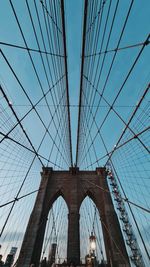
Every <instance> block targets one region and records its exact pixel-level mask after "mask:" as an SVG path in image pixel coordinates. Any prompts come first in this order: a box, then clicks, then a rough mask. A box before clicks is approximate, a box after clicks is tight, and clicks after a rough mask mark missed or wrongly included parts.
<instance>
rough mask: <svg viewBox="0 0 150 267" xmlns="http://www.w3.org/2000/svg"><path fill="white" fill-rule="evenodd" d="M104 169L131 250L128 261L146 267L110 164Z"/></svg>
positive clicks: (138, 266) (139, 266) (137, 266)
mask: <svg viewBox="0 0 150 267" xmlns="http://www.w3.org/2000/svg"><path fill="white" fill-rule="evenodd" d="M106 168H107V177H108V180H109V181H110V182H109V184H110V186H111V188H112V195H113V197H114V201H115V203H116V208H117V210H118V211H119V219H120V221H121V224H122V230H123V232H124V234H125V238H126V239H125V241H126V244H127V245H128V247H129V248H130V250H131V256H130V259H131V261H132V262H133V263H134V265H135V266H136V267H146V266H145V263H144V261H143V258H142V254H141V251H140V248H139V246H138V243H137V240H136V237H135V234H134V231H133V228H132V225H131V223H130V220H129V216H128V213H127V210H126V207H125V204H124V200H123V198H122V195H121V192H120V189H119V186H118V183H117V179H116V178H115V175H114V172H113V169H112V166H111V164H110V162H108V163H107V166H106ZM126 201H128V199H126Z"/></svg>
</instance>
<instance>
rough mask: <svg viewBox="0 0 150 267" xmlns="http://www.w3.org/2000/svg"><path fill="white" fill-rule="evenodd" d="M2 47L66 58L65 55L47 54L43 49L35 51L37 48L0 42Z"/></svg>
mask: <svg viewBox="0 0 150 267" xmlns="http://www.w3.org/2000/svg"><path fill="white" fill-rule="evenodd" d="M0 45H4V46H9V47H12V48H18V49H22V50H26V51H27V50H29V51H31V52H36V53H41V54H46V55H50V56H54V57H61V58H64V55H59V54H55V53H50V52H47V51H43V50H41V49H35V48H31V47H25V46H21V45H17V44H16V45H15V44H11V43H7V42H0Z"/></svg>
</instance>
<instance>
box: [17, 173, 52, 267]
mask: <svg viewBox="0 0 150 267" xmlns="http://www.w3.org/2000/svg"><path fill="white" fill-rule="evenodd" d="M48 181H49V179H48V177H47V176H43V177H42V179H41V184H40V190H39V192H38V195H37V198H36V202H35V205H34V208H33V211H32V213H31V216H30V220H29V223H28V226H27V230H26V233H25V236H24V240H23V244H22V247H21V251H20V255H19V258H18V262H17V267H29V266H30V264H34V266H35V267H38V266H39V260H40V256H41V250H42V245H43V239H44V233H45V227H46V221H47V212H46V210H45V206H46V193H47V186H48Z"/></svg>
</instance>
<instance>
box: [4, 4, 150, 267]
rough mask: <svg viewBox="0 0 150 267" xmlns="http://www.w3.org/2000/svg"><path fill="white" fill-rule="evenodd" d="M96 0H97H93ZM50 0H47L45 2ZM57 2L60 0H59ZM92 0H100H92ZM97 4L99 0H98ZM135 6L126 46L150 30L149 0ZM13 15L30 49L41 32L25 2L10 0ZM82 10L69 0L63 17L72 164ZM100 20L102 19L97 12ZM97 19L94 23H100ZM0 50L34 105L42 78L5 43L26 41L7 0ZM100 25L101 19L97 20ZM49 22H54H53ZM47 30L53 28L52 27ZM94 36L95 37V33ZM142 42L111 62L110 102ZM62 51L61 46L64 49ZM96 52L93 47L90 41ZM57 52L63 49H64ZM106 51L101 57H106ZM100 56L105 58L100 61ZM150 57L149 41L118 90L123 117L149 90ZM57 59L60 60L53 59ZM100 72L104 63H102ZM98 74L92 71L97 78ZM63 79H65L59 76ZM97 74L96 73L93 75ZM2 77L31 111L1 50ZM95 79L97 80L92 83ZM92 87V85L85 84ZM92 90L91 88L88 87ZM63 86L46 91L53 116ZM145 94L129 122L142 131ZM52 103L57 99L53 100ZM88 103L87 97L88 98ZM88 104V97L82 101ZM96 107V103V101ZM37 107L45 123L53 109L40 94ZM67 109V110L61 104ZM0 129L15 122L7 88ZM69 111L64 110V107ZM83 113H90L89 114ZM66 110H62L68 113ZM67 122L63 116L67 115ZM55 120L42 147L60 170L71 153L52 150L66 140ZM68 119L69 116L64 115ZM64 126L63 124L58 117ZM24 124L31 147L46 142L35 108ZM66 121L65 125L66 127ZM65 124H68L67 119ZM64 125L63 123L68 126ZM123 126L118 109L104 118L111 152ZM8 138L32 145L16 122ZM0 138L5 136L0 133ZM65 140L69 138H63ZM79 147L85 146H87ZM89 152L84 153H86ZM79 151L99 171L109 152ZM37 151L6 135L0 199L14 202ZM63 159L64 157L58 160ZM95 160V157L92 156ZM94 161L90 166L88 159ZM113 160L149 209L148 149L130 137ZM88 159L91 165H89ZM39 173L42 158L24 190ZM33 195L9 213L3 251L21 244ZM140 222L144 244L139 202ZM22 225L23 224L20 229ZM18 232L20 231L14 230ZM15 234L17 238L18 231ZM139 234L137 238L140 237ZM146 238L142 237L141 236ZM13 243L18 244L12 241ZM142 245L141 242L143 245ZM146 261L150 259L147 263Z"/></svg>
mask: <svg viewBox="0 0 150 267" xmlns="http://www.w3.org/2000/svg"><path fill="white" fill-rule="evenodd" d="M91 1H92V0H91ZM27 2H28V3H29V7H30V9H31V10H32V17H33V21H34V23H35V28H36V32H37V36H38V38H39V43H40V47H41V50H43V49H44V45H43V42H42V36H41V32H40V28H39V24H38V19H37V15H36V10H35V4H34V1H33V0H32V1H27ZM35 2H36V4H37V7H38V11H39V14H40V19H41V25H42V30H43V35H44V38H45V43H46V48H47V49H48V41H49V40H48V37H47V32H46V27H45V24H44V23H45V22H44V16H43V13H42V12H43V11H42V6H41V3H40V1H38V0H36V1H35ZM46 2H48V1H46ZM56 2H57V1H56ZM93 2H94V3H95V1H93ZM99 2H100V1H99ZM133 2H134V3H133V7H132V10H131V14H130V17H129V20H128V23H127V25H126V29H125V32H124V34H123V37H122V40H121V43H120V46H119V47H125V46H129V45H134V44H139V43H143V42H144V41H145V40H146V38H147V36H148V34H149V25H150V15H149V14H150V2H149V0H145V1H141V0H135V1H133ZM12 3H13V5H14V7H15V10H16V14H17V16H18V19H19V22H20V25H21V27H22V30H23V33H24V36H25V39H26V42H27V44H28V47H30V48H34V49H38V46H37V42H36V38H35V35H34V31H33V28H32V24H31V21H30V17H29V12H28V9H27V5H26V1H19V0H13V1H12ZM109 3H110V1H109V0H107V1H106V3H105V9H104V16H103V20H102V29H104V22H105V18H106V14H107V10H108V6H109ZM116 3H117V0H113V1H112V6H111V12H110V15H109V20H108V30H107V31H106V37H105V39H104V44H103V49H102V50H103V51H104V50H105V46H106V42H107V38H108V34H109V29H110V25H111V21H112V18H113V14H114V10H115V6H116ZM130 3H131V1H129V0H126V1H123V0H121V1H119V5H118V11H117V16H116V19H115V22H114V28H113V31H112V35H111V38H110V43H109V47H108V49H115V48H116V44H117V41H118V38H119V35H120V32H121V29H122V26H123V23H124V20H125V17H126V14H127V12H128V8H129V5H130ZM83 10H84V1H83V0H66V1H65V19H66V39H67V63H68V78H69V95H70V112H71V132H72V147H73V162H75V157H76V140H77V127H78V103H79V89H80V70H81V50H82V27H83ZM97 19H98V18H97ZM97 19H96V23H97ZM0 25H1V26H0V42H1V43H0V49H2V52H3V53H4V55H5V56H6V58H7V59H8V60H9V63H10V64H11V66H12V67H13V69H14V70H15V72H16V74H17V76H18V77H19V79H20V81H21V83H22V85H23V87H24V88H25V90H26V92H27V93H28V95H29V97H30V99H31V100H32V102H33V104H35V103H36V102H37V101H38V100H39V99H40V98H41V97H42V91H41V88H40V85H39V82H38V79H37V77H36V75H35V73H34V71H33V66H32V64H31V62H30V60H29V55H28V53H27V51H26V50H22V49H17V48H13V47H10V46H6V45H4V44H2V42H5V43H11V44H15V45H19V46H25V44H24V41H23V38H22V36H21V33H20V30H19V27H18V25H17V22H16V19H15V16H14V14H13V10H12V7H11V5H10V1H9V0H2V1H0ZM96 25H97V24H96ZM51 27H52V26H51ZM51 27H50V28H49V30H50V31H52V30H54V28H53V27H55V26H53V27H52V28H51ZM93 38H94V35H93ZM98 38H99V39H98V40H99V42H98V46H97V52H99V51H100V46H101V39H100V38H101V35H99V37H98ZM140 49H141V47H140V46H137V47H134V48H131V49H125V50H122V51H120V52H118V54H117V57H116V60H115V62H114V65H113V69H112V71H111V74H110V78H109V81H108V83H107V87H106V90H105V94H104V97H105V98H106V99H107V101H108V102H110V103H112V102H113V100H114V98H115V96H116V95H117V92H118V90H119V88H120V87H121V85H122V83H123V81H124V79H125V77H126V75H127V73H128V71H129V69H130V67H131V66H132V64H133V62H134V60H135V58H136V56H137V55H138V53H139V51H140ZM60 50H61V49H60ZM54 51H55V52H58V51H57V49H55V48H54ZM91 51H92V47H91ZM59 52H60V51H59ZM31 54H32V57H33V60H34V62H35V65H36V68H37V73H38V75H39V77H40V79H41V83H42V88H43V90H44V92H46V91H47V90H48V88H49V85H48V83H47V81H46V78H45V73H44V70H43V66H42V63H41V57H40V54H39V53H36V52H31ZM113 55H114V54H113V53H109V54H108V55H107V57H106V60H105V64H104V68H103V72H102V76H101V80H100V82H99V83H98V90H99V92H101V90H102V88H103V86H104V83H105V80H106V77H107V73H108V69H109V67H110V64H111V61H112V58H113ZM103 56H104V55H103ZM103 56H102V57H101V60H102V59H103ZM149 58H150V50H149V45H147V47H145V49H144V51H143V53H142V55H141V56H140V59H139V60H138V64H137V65H136V68H135V69H134V71H133V72H132V75H130V77H129V79H128V81H127V83H126V84H125V86H124V89H123V90H122V93H121V94H120V97H119V98H118V100H117V101H116V103H115V109H116V111H117V112H118V113H119V114H120V116H121V117H122V118H123V119H124V120H125V122H128V119H129V117H130V115H131V114H132V112H133V110H134V109H135V106H136V104H137V102H138V101H139V99H140V97H141V96H142V94H143V93H144V90H145V88H146V87H147V84H148V82H149V77H150V68H149ZM97 60H98V57H97V59H96V61H95V63H94V65H93V66H94V67H93V73H94V72H95V73H96V71H95V70H96V64H97ZM44 62H45V65H46V70H47V72H48V65H47V63H46V62H47V61H46V56H45V55H44ZM56 62H57V64H58V62H61V60H60V61H56ZM101 64H102V61H101V62H100V64H99V66H101ZM50 69H51V71H52V79H51V78H50V77H49V80H50V85H51V86H52V85H53V84H54V83H55V82H56V81H57V80H56V79H55V73H54V69H53V64H52V57H51V59H50ZM99 70H100V67H99ZM93 77H94V76H93ZM58 78H60V77H58ZM97 79H98V76H97V77H96V80H97ZM91 82H94V78H92V79H91ZM0 83H1V84H2V86H3V88H4V90H5V92H6V94H7V96H8V98H9V101H10V102H11V103H12V106H13V108H14V109H15V111H16V113H17V115H18V117H19V118H22V117H23V116H24V115H25V114H26V112H28V111H29V109H30V108H31V105H30V103H29V101H28V99H27V97H25V94H24V93H23V92H22V90H21V88H20V86H19V84H18V82H17V81H16V79H15V77H14V75H13V74H12V72H11V71H10V68H9V67H8V64H7V63H6V60H5V59H4V56H3V55H2V53H1V54H0ZM95 85H96V82H95ZM87 88H88V89H89V88H90V87H88V86H87ZM88 89H87V90H88ZM59 90H60V87H59V85H57V87H56V88H55V90H52V96H51V95H50V94H49V95H48V97H47V99H48V103H49V105H50V109H51V112H52V114H53V113H54V114H55V113H56V112H55V107H54V105H53V104H54V103H53V97H54V99H55V92H56V99H58V98H59V97H60V95H59ZM90 90H91V89H89V91H87V95H88V94H90V93H89V92H90ZM98 100H99V98H98V96H97V97H96V99H95V102H94V104H93V107H92V112H93V113H94V112H95V111H96V106H97V104H98ZM148 101H149V100H148V96H147V97H146V98H145V99H144V101H143V103H142V106H141V108H140V109H139V111H138V113H137V115H136V117H135V119H134V120H133V121H132V124H131V126H132V128H133V129H134V131H135V132H136V133H138V132H139V131H141V130H142V129H144V127H147V126H148V123H149V122H148V103H149V102H148ZM54 102H55V104H58V103H56V102H57V101H54ZM89 103H90V101H89V102H88V104H89ZM84 104H85V102H84ZM94 106H95V107H94ZM37 110H38V112H39V113H40V115H41V117H42V119H43V122H44V123H45V124H46V126H48V124H49V122H50V114H49V111H48V108H47V106H46V104H45V101H44V100H42V101H41V102H40V104H39V105H38V106H37ZM64 110H65V109H64ZM89 110H90V108H89V109H87V114H89V113H88V112H89ZM107 111H108V105H106V103H105V102H104V101H103V100H102V101H101V105H100V107H99V108H98V112H97V114H96V123H97V124H98V125H101V123H102V120H103V118H104V117H105V115H106V112H107ZM0 114H1V118H0V131H1V132H3V133H7V132H9V130H10V129H11V128H12V127H13V125H15V124H16V119H15V118H14V116H13V115H12V112H11V111H10V108H9V107H8V105H7V103H6V101H5V100H4V98H3V95H2V93H0ZM64 114H66V113H65V112H64ZM58 115H59V118H61V117H62V118H64V117H63V108H60V110H59V111H58ZM84 115H85V114H84ZM64 116H65V115H64ZM59 118H57V114H55V119H54V121H55V122H56V124H57V125H58V119H59ZM85 119H88V120H89V121H87V123H89V126H90V125H91V123H92V116H90V115H87V117H85ZM62 121H63V119H62ZM55 122H52V123H51V127H50V134H51V137H52V138H50V136H46V138H45V140H44V141H43V144H42V145H41V147H40V149H39V153H40V154H41V155H42V156H44V157H45V158H48V157H49V154H50V151H52V153H51V157H50V160H51V162H52V163H49V164H48V165H49V166H52V167H54V168H57V167H56V166H54V164H53V163H57V164H58V165H59V163H62V168H63V169H64V168H68V166H67V164H66V163H65V162H63V160H62V156H64V157H65V156H66V154H65V153H64V150H63V148H62V146H63V145H62V146H60V147H61V153H62V154H60V153H58V160H57V159H56V158H57V152H58V149H57V148H56V147H55V146H54V148H53V141H52V139H53V140H54V139H55V138H56V140H55V141H56V143H57V144H58V143H59V142H60V144H61V142H62V141H61V140H60V139H61V138H62V139H63V137H62V136H63V130H62V131H60V130H59V131H60V136H58V135H56V127H55ZM63 123H64V121H63ZM60 124H61V122H60ZM23 126H24V128H25V130H26V132H27V133H28V135H29V137H30V139H31V140H32V143H33V145H34V146H35V148H36V149H37V148H38V145H39V143H40V142H41V140H42V137H43V135H44V132H45V129H44V127H43V125H42V124H41V122H40V120H39V118H38V117H37V115H36V114H35V112H34V111H33V112H30V114H29V115H28V116H27V117H26V118H25V119H24V120H23ZM61 127H62V126H61ZM65 127H66V125H65ZM65 127H64V128H65ZM124 127H125V125H124V123H122V122H121V121H120V119H118V117H117V116H116V114H114V113H113V112H111V113H110V115H109V116H108V118H107V121H106V123H105V124H104V126H103V127H102V130H101V134H102V136H103V138H104V141H105V143H106V144H107V149H108V151H111V150H112V149H113V148H114V145H115V144H116V142H117V140H118V138H119V136H120V135H121V132H122V130H123V128H124ZM96 132H97V128H96V125H95V124H92V129H91V138H90V137H88V141H87V147H84V141H85V140H86V138H87V135H88V130H87V132H86V133H85V132H84V133H83V136H84V138H83V140H82V141H83V147H84V148H85V152H86V151H87V150H88V146H90V143H91V142H92V138H94V136H95V134H96ZM10 136H11V137H12V138H15V139H16V140H17V141H20V142H21V143H22V144H24V145H25V146H27V147H30V144H29V142H28V141H27V140H26V138H25V136H24V135H23V133H22V131H21V129H20V127H18V126H17V127H16V129H15V131H13V132H12V133H11V134H10ZM130 137H132V134H131V132H130V131H129V130H127V131H126V134H125V135H124V138H123V139H122V140H121V142H124V141H126V140H127V139H128V138H130ZM0 138H1V139H2V138H3V137H2V135H0ZM141 139H142V141H143V142H144V143H145V144H146V146H147V145H148V142H149V137H148V134H147V132H146V133H145V134H143V135H142V136H141ZM63 140H64V139H63ZM94 146H95V150H96V155H97V158H98V159H100V158H103V156H104V155H105V154H106V151H105V148H104V145H103V143H102V140H101V139H100V138H99V137H97V138H96V139H95V141H94ZM83 147H82V149H83ZM83 152H84V151H83ZM80 154H81V155H80V157H81V162H82V164H81V166H80V168H81V169H85V168H87V169H95V168H96V167H97V166H98V165H99V166H103V165H104V164H105V163H106V159H107V157H106V158H103V159H102V160H100V161H98V162H96V163H95V161H96V159H97V158H96V157H95V153H94V150H93V148H91V149H90V153H88V157H87V159H86V161H85V160H84V161H83V158H84V153H82V152H81V153H80ZM33 156H34V155H33V153H31V152H30V151H27V150H26V149H24V148H22V149H20V147H18V145H16V144H14V143H12V142H11V141H9V140H5V141H4V142H2V143H0V158H1V159H0V168H1V172H0V185H1V188H0V195H1V203H2V204H3V203H5V202H7V201H9V200H12V199H14V197H15V196H16V193H17V191H18V189H19V187H20V185H21V183H22V180H23V178H24V176H25V174H26V173H27V170H28V168H29V166H30V164H31V161H32V160H33ZM61 160H62V161H61ZM90 160H91V161H90ZM43 162H44V164H45V165H46V164H47V161H46V160H44V159H43ZM91 163H92V164H91ZM113 163H114V165H115V167H116V170H117V172H118V174H119V177H120V179H121V182H122V184H123V186H124V189H125V191H126V194H127V196H128V198H129V199H131V200H132V201H133V202H136V203H138V204H139V205H142V206H144V207H146V208H149V207H150V201H149V193H150V182H149V176H148V175H149V162H148V155H147V152H146V151H145V150H144V149H143V147H141V146H140V144H139V143H138V142H137V140H135V141H134V142H132V143H129V144H128V145H127V146H125V147H124V148H122V150H118V151H117V152H116V153H114V156H113ZM88 165H91V166H90V167H88ZM40 171H41V164H40V162H39V161H38V160H35V162H34V164H33V166H32V168H31V171H30V173H29V175H28V178H27V180H26V183H25V185H24V187H23V189H22V191H21V192H22V193H21V195H24V194H26V193H28V192H31V191H33V190H35V189H37V188H38V186H39V182H40ZM139 196H141V197H140V198H139ZM34 199H35V195H32V196H29V197H27V198H25V199H22V200H20V201H19V202H18V203H17V204H16V205H15V209H14V212H13V214H12V217H10V223H9V225H8V226H7V227H6V229H5V232H4V234H3V236H2V242H4V243H5V245H4V248H5V249H3V253H4V251H5V254H7V253H8V251H9V249H10V246H11V245H12V242H9V241H11V240H12V239H13V237H14V236H15V240H16V241H15V244H16V245H19V244H20V243H19V242H20V241H19V240H22V236H23V233H24V231H25V227H26V224H27V220H28V218H29V214H30V212H31V210H32V207H33V203H34ZM9 210H10V206H6V207H4V208H1V210H0V220H1V221H0V226H1V228H2V226H3V224H4V222H5V220H6V218H7V215H8V213H9ZM133 210H134V213H135V215H136V218H137V220H138V223H139V225H140V229H141V231H142V233H143V236H144V239H145V242H146V244H148V243H149V242H150V235H149V229H150V228H149V227H150V218H149V215H147V214H145V213H143V211H140V210H139V209H137V208H135V207H134V208H133ZM17 229H18V230H17ZM16 233H17V234H16ZM16 236H17V237H16ZM138 238H139V237H138ZM139 242H141V241H139ZM13 245H14V243H13ZM141 247H142V245H141ZM142 249H143V247H142ZM147 267H148V265H147Z"/></svg>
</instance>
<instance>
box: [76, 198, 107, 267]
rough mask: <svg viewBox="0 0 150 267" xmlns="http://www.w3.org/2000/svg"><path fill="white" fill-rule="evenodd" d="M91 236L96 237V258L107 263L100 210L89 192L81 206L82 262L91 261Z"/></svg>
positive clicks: (99, 261) (98, 261)
mask: <svg viewBox="0 0 150 267" xmlns="http://www.w3.org/2000/svg"><path fill="white" fill-rule="evenodd" d="M91 236H94V237H95V238H96V242H95V243H96V247H95V250H94V257H95V258H94V260H96V262H97V263H106V252H105V246H104V238H103V232H102V226H101V221H100V215H99V211H98V209H97V207H96V204H95V203H94V201H93V198H91V195H90V194H87V195H86V196H85V198H84V199H83V201H82V203H81V206H80V258H81V262H82V263H85V262H87V261H89V258H92V256H93V254H92V253H93V251H92V249H91V241H90V237H91Z"/></svg>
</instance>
